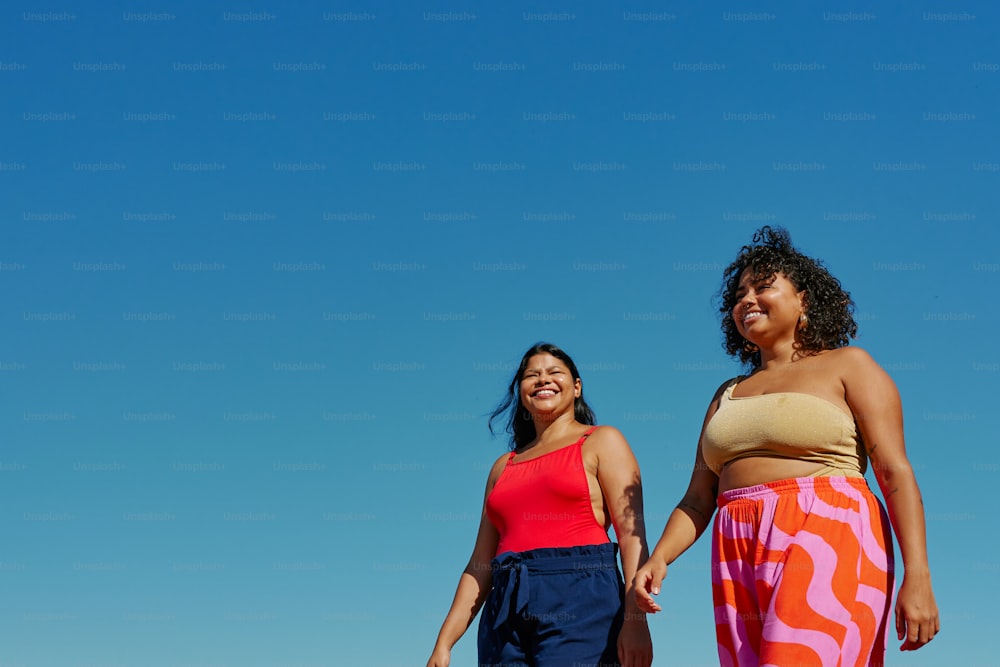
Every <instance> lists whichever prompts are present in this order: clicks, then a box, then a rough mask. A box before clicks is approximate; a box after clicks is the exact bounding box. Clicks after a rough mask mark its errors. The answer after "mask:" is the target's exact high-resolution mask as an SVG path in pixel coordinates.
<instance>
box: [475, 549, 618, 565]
mask: <svg viewBox="0 0 1000 667" xmlns="http://www.w3.org/2000/svg"><path fill="white" fill-rule="evenodd" d="M490 565H491V566H492V567H493V570H494V571H497V570H510V569H514V568H517V567H524V568H525V569H527V570H529V571H532V572H572V571H575V570H598V569H614V568H617V567H618V545H617V544H616V543H614V542H607V543H605V544H588V545H585V546H579V547H545V548H542V549H530V550H528V551H520V552H518V551H507V552H504V553H502V554H499V555H497V557H496V558H494V559H493V560H492V562H491V563H490Z"/></svg>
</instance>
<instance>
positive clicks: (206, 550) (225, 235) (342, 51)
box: [0, 1, 1000, 667]
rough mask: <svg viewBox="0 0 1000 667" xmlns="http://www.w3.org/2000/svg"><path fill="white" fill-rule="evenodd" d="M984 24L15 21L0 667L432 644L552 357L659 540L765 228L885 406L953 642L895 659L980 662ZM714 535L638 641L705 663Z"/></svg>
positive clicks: (381, 658)
mask: <svg viewBox="0 0 1000 667" xmlns="http://www.w3.org/2000/svg"><path fill="white" fill-rule="evenodd" d="M997 19H998V12H997V8H996V5H994V4H992V3H986V2H981V1H980V2H967V3H962V4H960V5H955V6H952V4H951V3H943V2H942V3H930V2H914V3H909V4H908V5H907V6H906V7H901V6H898V5H895V4H893V5H889V4H870V3H860V2H847V3H843V2H824V3H799V2H788V3H770V4H768V3H757V4H754V5H746V4H745V3H725V4H710V5H706V4H704V3H695V2H676V3H670V4H669V5H660V4H658V3H643V2H632V3H627V4H624V5H618V4H602V5H600V6H589V5H587V6H581V5H578V4H575V3H569V2H558V1H553V2H549V3H544V4H543V5H538V4H537V3H471V4H468V5H463V4H461V3H402V2H399V3H393V2H380V3H362V2H356V3H342V2H300V3H291V4H288V5H285V4H281V3H275V2H269V3H267V2H261V3H250V4H243V3H235V2H228V3H195V2H172V3H171V2H162V3H151V2H130V3H107V4H105V5H101V6H98V5H97V4H95V3H71V2H62V3H58V2H52V3H35V2H16V3H9V4H8V5H7V6H6V7H5V8H4V9H3V10H2V12H0V86H2V90H3V94H2V97H0V119H2V124H0V132H2V135H0V220H2V226H0V229H2V232H0V233H2V237H0V290H2V294H3V301H4V306H3V308H2V311H0V312H2V318H3V319H2V323H0V331H2V333H0V341H2V346H0V387H2V392H3V393H2V403H0V536H2V537H0V626H2V627H3V636H4V638H5V639H4V640H3V642H2V647H0V665H3V666H5V667H10V666H14V665H18V666H24V667H38V666H44V667H48V666H60V667H62V666H67V665H76V666H80V667H83V666H85V665H86V666H91V667H95V666H97V665H101V666H107V667H111V666H115V667H122V666H137V667H138V666H141V667H160V666H164V667H166V666H170V667H180V666H182V665H183V666H189V667H194V666H199V667H209V666H213V667H217V666H224V665H225V666H236V665H239V666H241V667H247V666H256V665H260V666H273V667H277V666H287V667H290V666H293V665H295V666H299V667H305V666H318V665H367V666H372V667H388V666H407V667H410V666H413V665H417V666H419V665H423V664H424V662H425V661H426V659H427V656H428V655H429V653H430V650H431V648H432V646H433V642H434V638H435V635H436V633H437V630H438V628H439V626H440V623H441V621H442V620H443V618H444V615H445V613H446V611H447V609H448V606H449V604H450V601H451V597H452V594H453V592H454V586H455V584H456V583H457V580H458V576H459V573H460V572H461V569H462V568H463V566H464V565H465V562H466V560H467V558H468V555H469V552H470V550H471V548H472V543H473V539H474V537H475V530H476V526H477V519H478V515H479V511H480V506H481V502H482V489H483V484H484V482H485V478H486V473H487V470H488V467H489V464H490V463H491V462H492V461H493V460H494V459H495V458H496V456H498V455H499V454H500V453H502V452H503V451H504V450H505V442H504V441H503V439H491V438H490V437H489V434H488V432H487V430H486V421H485V417H484V415H485V414H487V413H488V412H489V411H490V409H491V408H492V407H493V406H494V405H495V404H496V402H497V401H498V400H499V399H500V398H501V396H502V393H503V391H504V387H505V385H506V383H507V382H508V381H509V379H510V375H511V372H512V370H513V368H514V365H515V364H516V362H517V361H518V359H519V357H520V354H521V353H522V351H523V350H524V349H526V348H527V347H528V346H529V345H530V344H531V343H533V342H535V341H538V340H549V341H552V342H555V343H557V344H559V345H561V346H563V347H564V348H565V349H567V350H568V351H569V352H570V354H572V355H573V356H574V357H575V359H576V361H577V363H578V364H579V366H580V367H581V369H582V372H583V378H584V386H585V390H586V395H587V397H588V399H589V400H590V402H591V403H592V405H593V406H594V408H595V409H596V412H597V415H598V418H599V420H600V422H601V423H607V424H612V425H615V426H617V427H619V428H620V429H621V430H622V431H623V432H624V433H625V435H626V436H627V437H628V439H629V440H630V442H631V444H632V446H633V448H634V450H635V452H636V454H637V456H638V458H639V461H640V463H641V465H642V470H643V476H644V479H645V498H646V507H647V522H648V523H647V525H648V531H649V535H650V539H651V540H652V541H655V539H656V538H657V537H658V535H659V532H660V530H661V529H662V527H663V523H664V520H665V519H666V516H667V515H668V513H669V511H670V509H671V508H672V507H673V506H674V504H675V503H676V502H677V500H678V499H679V498H680V495H681V494H682V493H683V490H684V488H685V486H686V483H687V478H688V475H689V472H690V466H691V462H692V461H693V456H694V447H695V444H696V441H697V436H698V429H699V427H700V423H701V419H702V416H703V414H704V410H705V407H706V406H707V403H708V400H709V398H710V397H711V395H712V392H713V390H714V389H715V388H716V387H717V386H718V385H719V383H721V382H722V381H723V380H725V379H726V378H727V377H730V376H732V375H734V374H736V373H737V372H738V370H739V369H738V367H737V366H736V365H735V364H734V363H733V362H732V361H731V360H730V359H728V358H727V357H726V356H725V355H724V353H723V351H722V349H721V339H720V335H719V333H718V321H717V317H716V313H715V306H714V302H713V295H714V294H715V292H716V291H717V289H718V286H719V279H720V275H721V270H722V268H723V267H724V266H725V265H726V264H727V263H728V262H729V261H731V259H732V258H733V256H734V255H735V253H736V251H737V250H738V249H739V247H740V246H741V245H742V244H743V243H746V242H748V241H749V240H750V237H751V235H752V233H753V230H754V229H756V228H757V227H759V226H760V225H761V224H767V223H770V224H779V225H784V226H786V227H787V228H788V229H789V230H790V231H791V233H792V236H793V239H794V240H795V241H796V243H797V244H798V245H799V246H800V247H801V248H802V249H803V250H804V251H805V252H807V253H808V254H811V255H815V256H818V257H821V258H823V260H824V261H825V262H826V263H827V265H828V266H829V267H830V269H831V270H832V271H833V272H834V274H835V275H837V276H838V277H839V278H840V279H841V280H842V282H843V283H844V285H845V286H846V287H847V289H849V290H850V291H851V293H852V295H853V296H854V298H855V301H856V303H857V319H858V321H859V324H860V337H859V339H858V341H857V343H858V344H859V345H861V346H863V347H865V348H866V349H867V350H869V352H871V353H872V355H873V356H874V357H875V358H876V359H877V360H878V361H879V362H880V363H881V364H882V365H883V366H884V367H885V368H886V369H887V370H888V371H889V372H890V373H891V374H892V376H893V377H894V379H895V380H896V382H897V384H898V386H899V389H900V392H901V394H902V397H903V401H904V408H905V419H906V429H907V444H908V450H909V453H910V456H911V459H912V461H913V463H914V466H915V468H916V471H917V475H918V481H919V482H920V484H921V487H922V490H923V492H924V497H925V502H926V507H927V527H928V537H929V542H930V557H931V563H932V569H933V574H934V583H935V587H936V592H937V595H938V602H939V604H940V607H941V614H942V625H943V629H942V632H941V634H940V636H939V637H938V638H937V639H935V640H934V642H933V643H932V644H931V645H929V646H928V647H926V648H925V649H923V650H921V651H920V652H918V653H916V654H906V655H900V654H899V653H898V652H897V651H896V650H895V648H896V646H897V643H896V642H895V641H894V642H893V647H892V648H891V649H890V654H889V664H891V665H910V666H911V667H916V666H918V665H921V666H924V665H948V666H952V665H966V666H972V665H994V664H996V651H995V649H994V648H993V646H992V644H993V637H994V635H995V632H996V627H997V624H998V621H1000V612H998V611H997V608H996V595H997V590H998V587H997V584H998V574H1000V560H998V558H997V555H996V552H995V550H994V547H995V545H996V541H997V538H996V535H997V531H998V528H1000V525H998V523H1000V522H998V520H997V518H996V516H995V512H994V507H993V505H994V503H993V498H994V489H995V487H996V485H997V479H998V472H1000V457H998V455H997V451H996V447H997V444H998V434H1000V428H998V417H997V410H996V408H995V403H996V395H997V381H998V378H1000V354H998V352H997V335H996V325H997V319H998V318H997V307H996V305H995V304H996V296H997V293H998V288H1000V250H998V245H997V244H998V240H1000V232H998V228H997V213H998V204H997V192H998V184H1000V183H998V178H1000V176H998V175H1000V144H998V124H997V109H998V108H1000V94H998V91H1000V87H998V86H1000V52H998V48H997V42H996V38H995V35H996V28H997V24H998V22H997ZM708 559H709V554H708V542H707V541H704V540H703V541H701V542H699V543H697V544H696V545H695V546H694V547H693V548H692V549H691V550H690V551H689V552H688V553H687V554H685V555H684V556H683V557H682V558H681V559H680V560H679V561H678V562H677V563H676V564H675V565H674V566H673V567H671V569H670V574H669V578H668V581H667V585H666V589H665V592H664V594H663V595H662V596H661V602H662V603H663V604H664V606H665V611H664V612H663V613H661V614H660V615H658V616H656V617H653V618H651V619H650V626H651V629H652V634H653V640H654V648H655V651H656V654H657V656H658V657H657V659H656V661H655V664H670V665H685V666H694V665H712V664H717V662H716V651H715V643H714V631H713V620H712V609H711V600H710V591H709V568H708ZM474 661H475V633H474V629H473V630H472V631H470V632H469V633H468V634H467V636H466V637H465V638H464V639H463V640H462V641H461V642H459V644H458V646H457V647H456V649H455V651H454V654H453V664H454V665H456V666H457V665H469V664H473V663H474Z"/></svg>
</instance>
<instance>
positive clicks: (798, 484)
mask: <svg viewBox="0 0 1000 667" xmlns="http://www.w3.org/2000/svg"><path fill="white" fill-rule="evenodd" d="M831 487H832V490H834V491H837V490H844V489H845V488H846V487H853V488H854V489H856V490H858V491H865V492H867V493H871V489H869V488H868V481H867V480H865V478H863V477H839V476H829V477H792V478H790V479H779V480H776V481H774V482H767V483H766V484H756V485H754V486H744V487H740V488H738V489H730V490H729V491H725V492H723V493H720V494H719V497H718V499H717V504H718V506H719V507H722V506H723V505H726V504H727V503H731V502H733V501H734V500H759V499H761V498H767V497H769V496H774V495H776V494H778V495H784V494H792V493H800V492H802V491H812V492H814V493H815V492H818V493H822V492H824V491H827V490H831Z"/></svg>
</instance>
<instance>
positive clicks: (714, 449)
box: [701, 378, 868, 477]
mask: <svg viewBox="0 0 1000 667" xmlns="http://www.w3.org/2000/svg"><path fill="white" fill-rule="evenodd" d="M740 379H741V378H737V379H735V380H733V381H732V382H731V383H730V384H729V386H728V387H726V390H725V392H723V394H722V397H721V398H720V399H719V409H718V410H717V411H716V413H715V414H714V415H712V418H711V419H710V420H709V422H708V424H707V425H706V426H705V431H704V433H703V434H702V439H701V453H702V456H703V457H704V458H705V463H706V464H707V465H708V467H709V468H710V469H711V470H712V471H713V472H714V473H715V474H716V475H718V474H720V473H721V472H722V469H723V468H724V467H725V466H726V465H727V464H728V463H730V462H732V461H735V460H736V459H742V458H747V457H750V456H774V457H779V458H788V459H796V460H799V461H808V462H812V463H819V464H822V465H823V468H822V469H820V470H818V471H817V472H815V473H813V475H811V476H812V477H825V476H841V477H864V473H865V469H866V468H867V467H868V458H867V456H866V455H865V452H864V448H863V447H862V446H861V444H860V443H859V438H858V434H857V428H856V427H855V425H854V420H853V419H852V418H851V417H850V415H848V414H847V413H845V412H844V411H843V410H841V409H840V408H838V407H837V406H836V405H834V404H833V403H831V402H830V401H827V400H826V399H823V398H820V397H818V396H813V395H812V394H801V393H795V392H778V393H773V394H762V395H759V396H743V397H740V396H735V397H734V396H733V389H735V388H736V385H737V383H738V382H739V380H740Z"/></svg>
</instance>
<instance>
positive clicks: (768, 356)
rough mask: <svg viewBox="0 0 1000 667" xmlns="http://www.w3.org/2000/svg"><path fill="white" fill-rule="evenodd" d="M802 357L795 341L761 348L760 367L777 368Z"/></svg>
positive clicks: (767, 369) (762, 368)
mask: <svg viewBox="0 0 1000 667" xmlns="http://www.w3.org/2000/svg"><path fill="white" fill-rule="evenodd" d="M801 358H802V354H801V353H800V352H799V349H798V347H797V346H796V345H795V341H794V340H792V341H788V342H787V343H782V344H779V345H774V346H771V347H767V348H761V349H760V369H761V370H764V371H770V370H776V369H779V368H781V367H783V366H787V365H788V364H790V363H792V362H795V361H798V360H799V359H801Z"/></svg>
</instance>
